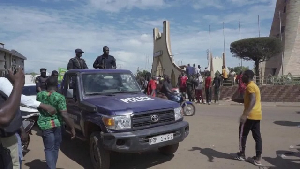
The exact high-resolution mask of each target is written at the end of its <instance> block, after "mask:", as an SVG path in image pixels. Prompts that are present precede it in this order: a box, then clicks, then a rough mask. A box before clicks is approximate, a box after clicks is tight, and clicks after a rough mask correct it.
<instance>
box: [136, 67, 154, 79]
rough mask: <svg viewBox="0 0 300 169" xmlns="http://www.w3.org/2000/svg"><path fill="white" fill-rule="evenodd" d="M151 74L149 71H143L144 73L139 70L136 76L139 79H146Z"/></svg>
mask: <svg viewBox="0 0 300 169" xmlns="http://www.w3.org/2000/svg"><path fill="white" fill-rule="evenodd" d="M149 74H151V73H150V72H148V71H147V70H142V71H141V70H139V69H138V70H137V71H136V76H137V77H144V78H145V77H146V76H149Z"/></svg>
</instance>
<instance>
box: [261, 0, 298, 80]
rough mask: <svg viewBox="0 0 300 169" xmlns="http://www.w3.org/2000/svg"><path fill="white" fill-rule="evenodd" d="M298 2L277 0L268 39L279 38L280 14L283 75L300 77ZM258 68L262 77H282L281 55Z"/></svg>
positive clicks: (294, 0)
mask: <svg viewBox="0 0 300 169" xmlns="http://www.w3.org/2000/svg"><path fill="white" fill-rule="evenodd" d="M299 10H300V2H299V1H298V0H288V1H286V0H277V4H276V8H275V12H274V18H273V22H272V27H271V30H270V37H278V38H280V19H279V11H280V13H281V26H282V29H284V31H282V41H283V45H284V59H283V74H284V75H287V74H288V73H291V74H292V75H300V57H299V54H300V37H299V30H300V24H299V22H300V13H299ZM260 68H261V71H262V75H263V76H268V75H269V74H271V75H273V71H274V70H275V69H276V72H275V74H274V75H282V54H281V53H280V54H278V55H276V56H274V57H273V58H271V59H270V60H269V61H267V62H264V63H261V64H260Z"/></svg>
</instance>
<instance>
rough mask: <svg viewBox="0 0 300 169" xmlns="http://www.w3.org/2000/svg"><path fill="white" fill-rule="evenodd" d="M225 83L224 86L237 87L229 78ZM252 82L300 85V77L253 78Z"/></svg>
mask: <svg viewBox="0 0 300 169" xmlns="http://www.w3.org/2000/svg"><path fill="white" fill-rule="evenodd" d="M229 79H231V80H228V82H226V84H227V85H226V86H230V83H232V85H237V83H236V82H234V83H233V82H232V78H229ZM254 81H255V82H256V83H257V84H260V85H300V76H292V75H291V74H288V75H283V76H271V75H270V76H262V77H259V76H256V77H254Z"/></svg>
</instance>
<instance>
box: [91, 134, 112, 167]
mask: <svg viewBox="0 0 300 169" xmlns="http://www.w3.org/2000/svg"><path fill="white" fill-rule="evenodd" d="M90 156H91V161H92V164H93V166H94V169H109V167H110V153H109V151H107V150H105V149H104V148H103V146H102V144H101V139H100V132H99V131H98V132H93V133H92V134H91V136H90Z"/></svg>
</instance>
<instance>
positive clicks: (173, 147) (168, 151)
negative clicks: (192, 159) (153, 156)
mask: <svg viewBox="0 0 300 169" xmlns="http://www.w3.org/2000/svg"><path fill="white" fill-rule="evenodd" d="M178 147H179V143H176V144H172V145H168V146H164V147H161V148H158V150H159V152H161V153H162V154H165V155H172V154H174V153H175V152H176V151H177V150H178Z"/></svg>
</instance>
